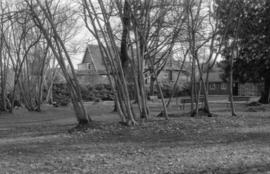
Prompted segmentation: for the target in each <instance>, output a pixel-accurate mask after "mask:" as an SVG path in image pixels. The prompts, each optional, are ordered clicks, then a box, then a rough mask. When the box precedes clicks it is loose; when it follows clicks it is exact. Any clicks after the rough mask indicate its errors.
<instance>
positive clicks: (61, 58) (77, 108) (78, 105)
mask: <svg viewBox="0 0 270 174" xmlns="http://www.w3.org/2000/svg"><path fill="white" fill-rule="evenodd" d="M25 2H26V3H27V5H28V8H29V10H30V12H31V13H30V14H31V15H32V20H33V21H34V23H35V25H36V26H37V27H38V28H39V29H40V31H41V33H42V35H43V37H44V38H45V40H46V41H47V44H48V45H49V47H50V49H51V50H52V52H53V54H54V56H55V57H56V59H57V61H58V64H59V65H60V67H61V69H62V71H63V74H64V77H65V79H66V81H67V83H68V87H69V90H70V93H71V101H72V104H73V109H74V112H75V115H76V118H77V120H78V123H79V124H88V123H89V121H91V118H90V117H89V115H88V114H87V111H86V109H85V107H84V105H83V102H82V97H81V91H80V87H79V83H78V80H77V78H76V74H75V70H74V67H73V64H72V62H71V58H70V55H69V53H68V51H67V49H66V46H65V44H64V42H63V40H62V39H61V36H60V34H59V31H58V30H57V24H56V23H55V21H54V20H55V18H56V16H53V14H52V9H51V7H50V6H49V4H48V2H47V1H46V2H45V5H44V4H43V3H41V2H40V1H39V0H36V1H35V3H33V2H32V1H28V0H25ZM55 8H57V7H55ZM54 10H55V9H54ZM41 17H43V19H42V18H41ZM42 20H44V21H46V22H44V21H42ZM50 33H52V35H53V36H52V37H51V35H50ZM66 61H67V63H68V66H69V67H70V70H71V72H69V71H68V69H67V65H66V63H65V62H66Z"/></svg>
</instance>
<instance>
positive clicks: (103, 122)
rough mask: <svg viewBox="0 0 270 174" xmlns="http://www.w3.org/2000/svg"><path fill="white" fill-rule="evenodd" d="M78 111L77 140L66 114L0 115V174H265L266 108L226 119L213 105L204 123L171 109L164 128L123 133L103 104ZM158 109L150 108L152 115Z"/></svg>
mask: <svg viewBox="0 0 270 174" xmlns="http://www.w3.org/2000/svg"><path fill="white" fill-rule="evenodd" d="M86 105H87V108H88V110H89V113H90V115H92V117H93V119H94V120H95V123H93V124H92V125H91V128H90V129H88V130H86V131H85V132H73V133H69V132H68V130H70V129H71V128H72V127H74V126H75V125H76V119H75V118H74V115H73V112H72V109H71V108H70V107H59V108H53V107H50V106H44V108H43V109H44V111H43V112H41V113H29V112H27V111H25V110H23V109H19V110H16V111H15V113H14V114H13V115H8V114H1V115H0V154H1V158H0V173H1V174H2V173H25V174H29V173H100V174H106V173H117V174H118V173H132V174H135V173H151V174H152V173H224V174H225V173H235V174H236V173H250V174H252V173H270V146H269V144H270V107H269V106H268V105H264V106H257V107H247V106H245V105H244V104H238V105H237V110H238V111H239V112H238V114H239V116H238V117H231V116H230V114H229V109H228V108H226V107H225V106H224V104H218V103H216V104H215V103H213V104H212V108H213V112H214V113H215V114H216V115H217V117H212V118H208V117H204V116H203V117H196V118H191V117H189V116H188V115H187V114H185V113H184V112H183V111H180V110H177V108H176V107H172V108H171V109H170V110H169V112H170V113H171V114H172V113H173V114H172V117H171V118H170V120H169V121H165V120H164V119H163V118H156V117H151V119H150V120H149V121H146V122H144V123H140V124H139V125H138V126H135V127H131V128H127V127H123V126H120V125H119V124H118V116H117V114H116V113H112V112H111V110H112V107H113V106H112V105H111V103H97V104H91V103H88V104H86ZM160 108H161V107H160V104H157V103H152V104H151V110H152V113H153V115H155V114H156V113H158V111H159V110H160ZM187 111H188V110H186V112H187Z"/></svg>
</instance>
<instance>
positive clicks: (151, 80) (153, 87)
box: [149, 73, 155, 96]
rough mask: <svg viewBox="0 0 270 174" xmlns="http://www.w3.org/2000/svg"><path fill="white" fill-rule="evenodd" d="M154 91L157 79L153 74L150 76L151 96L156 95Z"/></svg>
mask: <svg viewBox="0 0 270 174" xmlns="http://www.w3.org/2000/svg"><path fill="white" fill-rule="evenodd" d="M154 89H155V77H154V76H153V75H152V73H151V75H150V89H149V95H150V96H153V95H155V91H154Z"/></svg>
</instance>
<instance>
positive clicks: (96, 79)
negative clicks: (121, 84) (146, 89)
mask: <svg viewBox="0 0 270 174" xmlns="http://www.w3.org/2000/svg"><path fill="white" fill-rule="evenodd" d="M180 66H181V62H180V61H177V60H175V59H173V58H172V56H170V57H169V59H168V61H167V63H166V65H165V67H164V69H163V70H162V71H161V72H160V74H159V76H158V79H159V80H160V82H161V83H169V84H172V83H174V82H175V80H176V78H177V75H178V72H179V71H180V70H179V69H180ZM77 78H78V80H79V83H80V84H82V85H92V86H94V85H96V84H109V80H108V74H107V72H106V68H105V64H104V62H103V59H102V56H101V52H100V49H99V46H98V45H88V46H87V48H86V50H85V53H84V56H83V59H82V62H81V63H80V64H78V70H77ZM188 80H189V75H188V74H187V72H186V71H183V72H182V73H181V76H180V79H179V82H180V83H183V82H187V81H188ZM145 83H146V85H148V84H149V83H150V76H149V74H146V75H145Z"/></svg>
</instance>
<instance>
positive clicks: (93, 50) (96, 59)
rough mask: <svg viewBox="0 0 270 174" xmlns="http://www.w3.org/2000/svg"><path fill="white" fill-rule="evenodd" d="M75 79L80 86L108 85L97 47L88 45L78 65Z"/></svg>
mask: <svg viewBox="0 0 270 174" xmlns="http://www.w3.org/2000/svg"><path fill="white" fill-rule="evenodd" d="M76 74H77V78H78V80H79V83H80V84H82V85H91V86H94V85H96V84H109V79H108V76H107V72H106V68H105V64H104V62H103V59H102V56H101V52H100V49H99V46H98V45H88V46H87V48H86V50H85V53H84V56H83V59H82V62H81V63H80V64H78V70H77V73H76Z"/></svg>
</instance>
